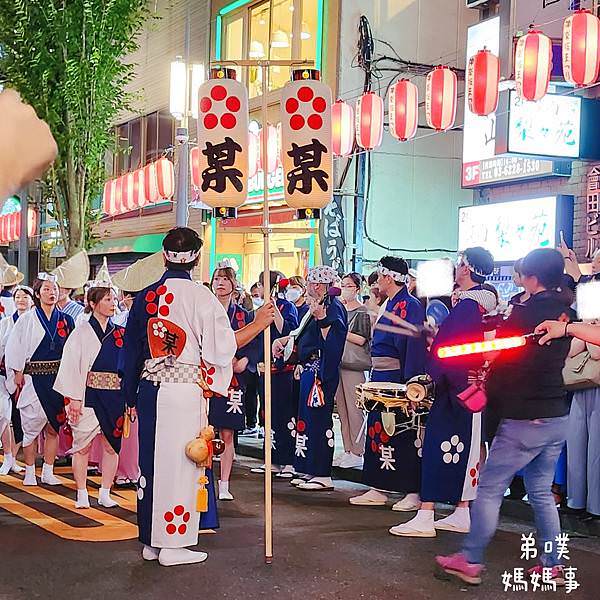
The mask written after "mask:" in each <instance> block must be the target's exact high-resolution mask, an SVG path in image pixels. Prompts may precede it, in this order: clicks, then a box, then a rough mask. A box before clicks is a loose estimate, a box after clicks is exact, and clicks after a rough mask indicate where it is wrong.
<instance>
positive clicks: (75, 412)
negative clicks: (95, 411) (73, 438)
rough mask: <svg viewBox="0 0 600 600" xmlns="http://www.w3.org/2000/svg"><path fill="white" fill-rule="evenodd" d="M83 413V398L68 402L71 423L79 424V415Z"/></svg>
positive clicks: (68, 414)
mask: <svg viewBox="0 0 600 600" xmlns="http://www.w3.org/2000/svg"><path fill="white" fill-rule="evenodd" d="M81 414H82V403H81V400H70V401H69V404H67V417H68V418H69V423H70V424H71V425H77V423H78V421H79V417H80V416H81Z"/></svg>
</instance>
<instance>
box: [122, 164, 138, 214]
mask: <svg viewBox="0 0 600 600" xmlns="http://www.w3.org/2000/svg"><path fill="white" fill-rule="evenodd" d="M121 186H122V187H121V190H122V200H123V212H129V211H130V210H134V209H135V208H137V206H136V204H135V198H134V193H133V192H134V190H133V173H126V174H125V175H123V177H122V178H121Z"/></svg>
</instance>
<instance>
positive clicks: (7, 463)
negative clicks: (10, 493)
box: [0, 454, 15, 475]
mask: <svg viewBox="0 0 600 600" xmlns="http://www.w3.org/2000/svg"><path fill="white" fill-rule="evenodd" d="M14 464H15V459H14V457H13V455H12V454H11V455H10V456H9V455H7V454H5V455H4V462H3V463H2V466H1V467H0V475H8V474H9V473H10V470H11V469H12V468H13V465H14Z"/></svg>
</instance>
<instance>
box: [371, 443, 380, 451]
mask: <svg viewBox="0 0 600 600" xmlns="http://www.w3.org/2000/svg"><path fill="white" fill-rule="evenodd" d="M371 450H372V451H373V452H374V453H377V451H378V450H379V447H378V446H377V444H376V443H375V442H374V441H372V442H371Z"/></svg>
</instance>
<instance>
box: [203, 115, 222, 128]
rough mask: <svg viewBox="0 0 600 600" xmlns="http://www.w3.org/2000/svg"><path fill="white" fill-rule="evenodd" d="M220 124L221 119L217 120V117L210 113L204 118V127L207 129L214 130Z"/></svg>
mask: <svg viewBox="0 0 600 600" xmlns="http://www.w3.org/2000/svg"><path fill="white" fill-rule="evenodd" d="M218 123H219V119H217V115H215V114H214V113H208V114H207V115H206V116H205V117H204V127H206V129H214V128H215V127H216V126H217V125H218Z"/></svg>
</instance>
